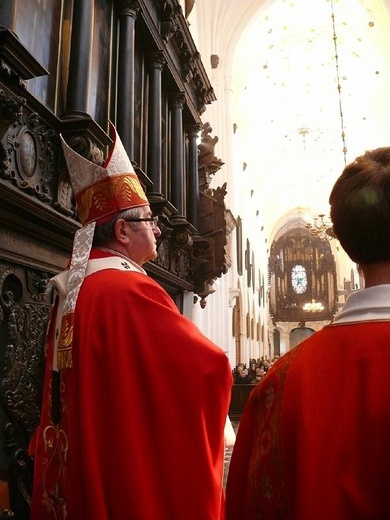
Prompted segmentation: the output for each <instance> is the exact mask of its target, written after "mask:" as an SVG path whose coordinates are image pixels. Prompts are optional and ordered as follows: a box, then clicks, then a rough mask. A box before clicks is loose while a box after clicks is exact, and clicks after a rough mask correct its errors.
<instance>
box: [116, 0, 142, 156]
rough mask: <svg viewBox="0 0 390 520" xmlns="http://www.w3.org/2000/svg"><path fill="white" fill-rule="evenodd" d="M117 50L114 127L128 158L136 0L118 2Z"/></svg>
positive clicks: (131, 134)
mask: <svg viewBox="0 0 390 520" xmlns="http://www.w3.org/2000/svg"><path fill="white" fill-rule="evenodd" d="M118 4H119V5H118V18H119V52H118V89H117V96H118V98H117V113H116V127H117V130H118V133H119V135H120V137H121V140H122V142H123V146H124V147H125V149H126V152H127V154H128V156H129V157H130V159H132V158H133V156H134V40H135V21H136V19H137V16H138V12H139V9H140V7H139V4H138V2H137V1H136V0H122V1H121V2H118Z"/></svg>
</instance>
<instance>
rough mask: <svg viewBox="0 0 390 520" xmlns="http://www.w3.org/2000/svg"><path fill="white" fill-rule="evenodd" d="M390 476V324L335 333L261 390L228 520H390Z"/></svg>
mask: <svg viewBox="0 0 390 520" xmlns="http://www.w3.org/2000/svg"><path fill="white" fill-rule="evenodd" d="M389 475H390V322H389V321H383V322H365V323H359V324H357V323H354V324H343V325H341V324H340V325H331V326H328V327H325V328H324V329H323V330H321V331H320V332H317V333H316V334H314V335H313V336H311V337H310V338H308V339H307V340H306V341H304V342H303V343H301V344H300V345H299V346H298V347H297V348H295V349H293V350H292V351H290V352H288V353H287V354H285V355H284V356H283V357H282V358H281V359H280V360H279V361H278V362H277V363H276V364H275V365H274V367H272V369H271V370H270V371H269V373H268V374H267V376H266V377H265V379H264V380H263V381H262V382H261V383H260V384H259V386H257V387H256V388H255V389H254V390H253V392H252V394H251V396H250V399H249V401H248V403H247V406H246V409H245V411H244V415H243V417H242V421H241V423H240V426H239V430H238V434H237V440H236V444H235V447H234V450H233V455H232V460H231V463H230V468H229V475H228V482H227V490H226V509H227V515H226V518H227V520H255V519H256V520H259V519H265V520H276V519H278V520H285V519H291V520H385V519H386V518H390V492H389V482H390V480H389Z"/></svg>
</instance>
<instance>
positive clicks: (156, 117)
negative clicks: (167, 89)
mask: <svg viewBox="0 0 390 520" xmlns="http://www.w3.org/2000/svg"><path fill="white" fill-rule="evenodd" d="M148 60H149V121H148V123H149V125H148V167H147V174H148V176H149V178H150V179H151V180H152V182H153V190H152V191H153V192H154V193H161V190H162V188H161V178H162V150H161V143H162V128H161V116H162V114H161V73H162V70H163V68H164V65H165V63H166V62H165V58H164V56H163V53H162V52H154V53H150V54H149V55H148Z"/></svg>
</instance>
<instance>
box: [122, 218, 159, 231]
mask: <svg viewBox="0 0 390 520" xmlns="http://www.w3.org/2000/svg"><path fill="white" fill-rule="evenodd" d="M123 220H125V221H126V222H150V227H151V228H152V229H155V228H156V227H157V223H158V217H147V218H124V219H123Z"/></svg>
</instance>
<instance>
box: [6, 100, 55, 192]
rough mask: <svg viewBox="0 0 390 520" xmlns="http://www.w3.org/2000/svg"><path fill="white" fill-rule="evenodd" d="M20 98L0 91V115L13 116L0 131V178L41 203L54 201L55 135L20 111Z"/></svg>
mask: <svg viewBox="0 0 390 520" xmlns="http://www.w3.org/2000/svg"><path fill="white" fill-rule="evenodd" d="M21 99H22V98H17V97H13V96H7V95H5V93H4V92H3V91H0V114H2V115H3V114H4V113H5V114H4V116H5V117H6V116H7V114H8V117H10V116H11V115H13V119H12V121H8V123H9V124H8V125H7V126H6V127H5V128H4V127H3V129H1V127H0V132H1V133H0V157H1V162H0V178H1V179H4V180H6V181H9V182H11V183H12V184H13V185H15V186H17V187H18V188H19V189H20V190H22V191H24V192H26V193H27V194H29V195H31V196H34V197H37V198H38V199H39V200H41V201H43V202H51V200H52V198H53V194H52V188H51V180H52V178H53V172H54V157H55V146H54V142H53V141H54V136H55V134H54V131H53V130H51V129H49V128H48V127H47V126H46V125H45V124H43V123H42V121H41V119H40V117H39V116H38V114H36V113H28V112H26V111H24V110H23V103H22V101H21Z"/></svg>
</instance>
